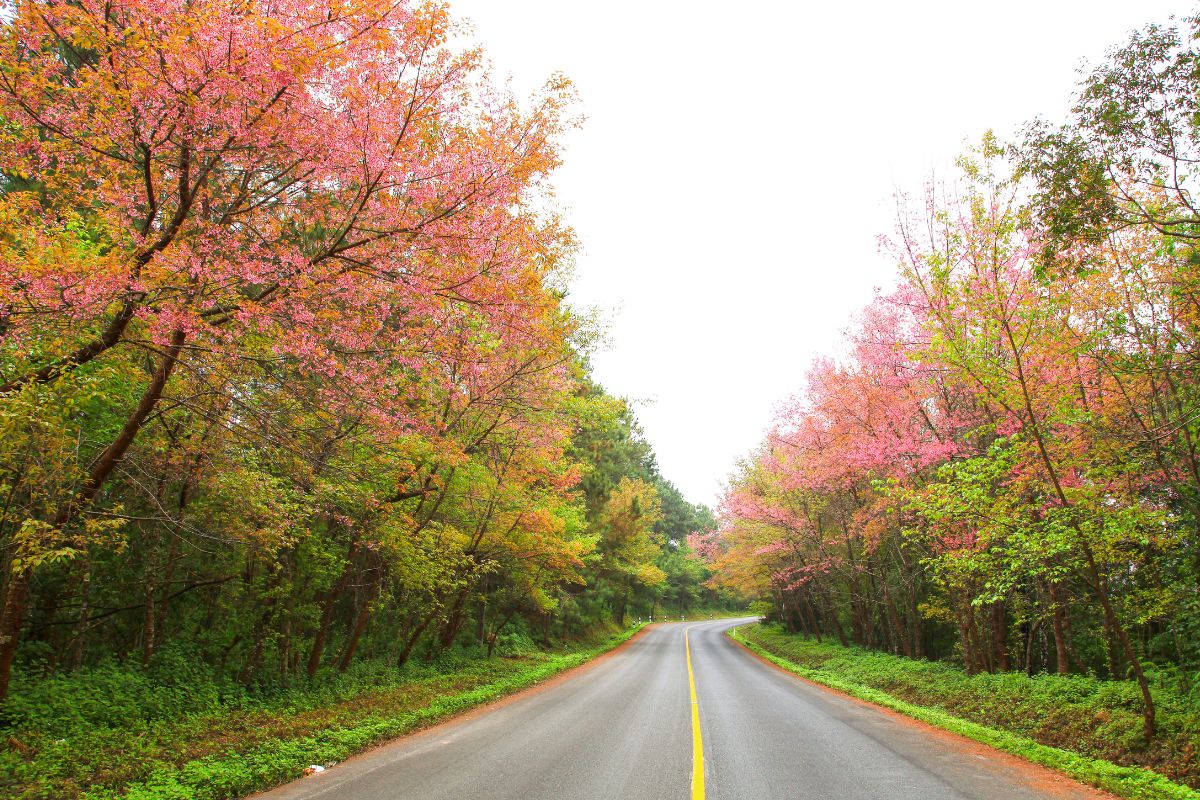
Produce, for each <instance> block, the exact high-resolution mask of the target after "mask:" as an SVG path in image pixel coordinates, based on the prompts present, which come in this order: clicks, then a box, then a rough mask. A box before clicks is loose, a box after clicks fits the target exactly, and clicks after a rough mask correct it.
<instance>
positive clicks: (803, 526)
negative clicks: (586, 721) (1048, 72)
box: [698, 19, 1200, 739]
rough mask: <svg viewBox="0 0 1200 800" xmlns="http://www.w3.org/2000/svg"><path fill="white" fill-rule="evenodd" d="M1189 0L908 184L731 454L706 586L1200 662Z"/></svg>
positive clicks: (1146, 661) (901, 620)
mask: <svg viewBox="0 0 1200 800" xmlns="http://www.w3.org/2000/svg"><path fill="white" fill-rule="evenodd" d="M1198 32H1200V22H1198V21H1197V20H1196V19H1188V20H1186V21H1184V22H1182V23H1180V24H1179V25H1169V26H1150V27H1147V28H1145V29H1143V30H1141V31H1138V32H1136V33H1134V34H1133V35H1132V36H1131V38H1130V39H1129V40H1128V41H1127V42H1126V43H1125V44H1124V45H1122V46H1120V47H1118V48H1115V49H1114V50H1112V51H1111V52H1110V53H1109V55H1108V57H1107V58H1106V60H1105V62H1104V63H1103V64H1101V65H1100V66H1098V67H1096V68H1095V69H1094V70H1093V71H1091V72H1090V73H1088V74H1087V75H1086V76H1085V77H1084V79H1083V81H1082V83H1081V85H1080V88H1079V91H1078V93H1077V97H1076V103H1075V105H1074V107H1073V109H1072V112H1071V116H1070V120H1069V122H1068V123H1067V124H1065V125H1061V126H1060V125H1055V124H1050V123H1048V122H1045V121H1037V122H1035V123H1032V124H1030V125H1028V126H1027V127H1026V128H1025V129H1024V131H1023V133H1022V134H1021V136H1020V137H1019V138H1018V140H1017V141H1015V142H1013V143H1011V144H1007V145H1006V144H1003V143H1001V142H999V141H997V139H996V138H995V137H994V136H992V135H988V136H986V137H984V139H983V140H982V142H981V144H980V145H978V146H977V147H975V148H973V149H972V150H971V151H970V152H969V153H968V154H967V155H966V156H964V157H963V158H961V159H960V161H959V164H958V166H959V170H960V176H959V177H958V178H957V180H955V181H954V182H951V183H931V184H930V185H929V186H927V187H926V190H925V192H924V193H923V194H922V195H921V196H920V197H919V198H916V199H912V198H901V200H900V202H899V203H898V206H897V210H898V214H897V220H898V224H897V231H896V233H895V235H894V236H892V237H891V239H890V240H889V252H890V253H891V254H892V256H893V257H894V258H895V261H896V263H897V264H898V265H899V269H898V273H899V274H898V279H897V282H896V286H895V288H894V289H892V290H890V291H888V292H884V293H880V294H878V295H877V296H876V298H875V299H874V301H873V302H872V303H871V304H870V305H869V306H868V307H867V308H866V309H865V310H864V311H863V312H862V314H861V315H860V316H859V317H858V318H857V319H856V320H855V321H854V323H853V325H852V326H851V328H850V330H849V331H848V333H847V334H846V336H845V338H844V340H843V342H842V347H841V353H840V355H838V356H836V357H832V356H831V357H824V358H819V359H817V360H816V361H815V362H814V363H813V364H812V366H811V368H810V370H809V372H808V374H807V379H806V384H805V387H806V388H805V389H804V391H803V392H802V393H800V394H799V395H797V396H796V397H794V398H793V399H792V400H791V401H789V402H788V403H787V404H785V406H784V407H783V408H782V409H781V411H780V412H779V414H778V417H777V419H776V421H775V424H774V426H773V427H772V429H771V431H770V433H769V435H768V436H767V439H766V441H765V442H764V443H763V444H762V446H761V447H760V448H759V450H758V451H757V452H756V453H755V454H754V455H753V456H752V457H750V458H748V459H747V460H745V462H744V463H743V464H742V465H741V467H740V469H739V471H738V473H737V474H736V476H735V478H734V479H733V481H732V483H731V485H730V488H729V491H728V493H727V495H726V497H725V499H724V503H723V508H722V511H721V515H720V516H721V521H722V528H721V531H720V533H719V534H716V535H710V536H705V537H702V541H700V542H699V543H698V547H699V549H701V550H702V551H703V552H704V553H705V555H706V557H708V558H709V559H710V560H711V561H712V563H713V564H714V565H715V566H716V568H717V570H718V575H717V578H716V579H715V580H717V581H719V582H720V583H722V584H724V585H728V586H736V587H739V588H741V589H743V590H745V591H747V592H751V593H754V594H756V595H757V596H759V597H760V598H762V600H763V602H765V603H766V604H767V605H766V606H765V608H766V609H767V610H768V612H769V613H770V614H771V615H773V616H774V617H775V618H777V619H778V620H779V621H781V622H782V623H783V624H784V625H785V626H787V627H788V628H789V629H790V630H793V631H800V632H804V633H807V634H809V635H813V636H817V637H822V636H824V637H830V638H836V639H837V640H839V641H840V642H841V643H843V644H848V643H853V644H857V645H860V646H864V647H870V648H878V649H883V650H887V651H890V652H894V653H900V654H903V655H907V656H912V657H917V658H949V659H953V660H955V661H958V662H959V663H961V664H962V665H963V666H964V667H965V668H966V670H967V671H968V672H969V673H972V674H974V673H978V672H982V671H988V672H1004V671H1008V670H1023V671H1026V672H1028V673H1030V674H1033V673H1035V672H1038V671H1049V672H1054V673H1058V674H1067V673H1086V674H1091V675H1096V676H1101V677H1107V678H1111V679H1117V680H1122V679H1130V680H1135V681H1137V682H1138V684H1139V686H1140V688H1141V695H1142V698H1143V712H1144V723H1145V724H1144V728H1145V736H1146V737H1147V739H1149V738H1151V737H1153V736H1154V734H1155V728H1156V725H1155V710H1154V696H1153V691H1152V687H1153V686H1155V685H1162V684H1163V683H1164V682H1165V685H1167V686H1171V687H1175V686H1181V687H1182V688H1183V690H1185V691H1189V690H1190V689H1191V688H1192V687H1193V686H1194V685H1195V681H1196V679H1197V677H1200V674H1198V671H1200V594H1198V593H1197V582H1198V580H1200V536H1198V532H1197V525H1198V524H1200V454H1198V452H1197V447H1198V445H1200V269H1198V266H1200V251H1198V250H1197V241H1198V240H1200V208H1198V207H1197V204H1196V199H1195V196H1194V195H1193V193H1192V191H1191V188H1190V186H1191V183H1190V181H1194V179H1195V170H1196V165H1197V164H1198V163H1200V133H1198V132H1197V128H1196V125H1195V120H1196V119H1197V111H1198V110H1200V109H1198V108H1197V103H1198V98H1200V83H1198V80H1200V78H1198V76H1200V71H1198V70H1197V67H1198V66H1200V53H1198V51H1197V50H1196V47H1195V42H1196V40H1197V33H1198Z"/></svg>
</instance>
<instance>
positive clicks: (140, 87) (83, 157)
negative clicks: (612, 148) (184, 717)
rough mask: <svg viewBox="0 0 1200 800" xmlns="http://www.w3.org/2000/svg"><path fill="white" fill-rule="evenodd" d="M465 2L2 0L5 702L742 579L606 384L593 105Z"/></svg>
mask: <svg viewBox="0 0 1200 800" xmlns="http://www.w3.org/2000/svg"><path fill="white" fill-rule="evenodd" d="M458 32H459V31H458V29H457V27H456V23H455V22H454V20H453V19H452V17H450V16H449V13H448V11H447V10H446V8H445V7H444V6H443V5H442V4H437V3H424V2H406V1H405V0H401V2H396V3H384V4H381V3H377V2H366V1H365V0H338V2H318V3H312V2H308V0H302V1H301V0H273V2H271V3H262V2H257V0H250V2H240V3H228V2H223V0H222V1H218V0H189V2H187V3H181V2H172V1H170V0H169V1H168V2H161V3H157V2H156V3H149V4H147V3H146V2H145V0H106V2H103V3H98V2H92V0H80V2H69V3H64V2H53V1H50V0H20V2H18V3H15V4H12V5H11V7H10V8H9V9H8V11H7V12H6V13H5V14H4V15H3V16H2V17H0V598H2V606H0V608H2V610H0V698H3V696H4V695H5V694H6V693H7V691H8V686H9V682H10V677H11V675H12V672H13V669H14V666H15V667H16V668H18V669H26V670H70V669H77V668H80V667H83V666H86V665H88V664H91V663H95V662H97V661H100V660H103V659H109V658H117V659H122V660H126V661H129V662H133V663H136V662H138V661H141V662H145V663H150V662H152V661H153V660H154V659H155V658H156V657H157V656H158V654H159V653H161V652H162V651H163V650H164V649H166V648H173V649H174V650H175V651H176V652H177V653H178V652H181V653H183V654H184V655H185V656H186V657H188V658H194V659H197V660H202V661H204V662H205V663H207V664H209V665H211V666H212V668H213V669H215V670H217V671H218V672H219V673H220V674H222V675H225V676H229V677H230V678H235V679H238V680H241V681H244V682H247V683H256V682H260V683H261V682H267V683H269V682H272V681H276V682H277V681H286V680H292V679H297V678H300V679H303V678H304V677H309V678H311V677H313V676H315V675H317V674H318V673H319V672H320V671H321V670H323V669H326V670H327V669H340V670H346V669H347V668H348V666H349V665H351V664H352V663H353V662H354V661H355V660H358V659H363V658H387V659H391V660H392V661H394V662H395V663H398V664H403V663H404V662H405V661H406V660H407V659H409V658H410V657H411V656H412V655H413V654H414V652H424V653H435V652H438V651H441V650H445V649H448V648H452V647H454V646H455V645H456V643H459V642H464V641H467V642H477V643H479V644H480V646H481V647H486V649H487V652H488V653H489V654H490V653H491V652H492V651H493V648H494V646H495V645H496V642H497V641H499V640H502V638H503V636H504V635H505V632H506V631H509V630H512V629H513V628H514V627H517V628H520V629H521V630H522V631H523V632H525V633H526V634H528V635H531V636H534V637H537V638H542V639H548V638H549V637H552V636H571V635H575V634H579V633H582V632H583V631H585V630H586V629H587V628H588V627H589V626H592V625H594V624H596V623H597V622H602V621H604V620H612V619H615V620H616V621H618V622H624V621H625V618H626V617H627V616H629V615H632V614H633V613H635V612H636V613H639V614H647V613H651V612H652V610H653V609H654V608H655V607H656V606H661V605H663V604H668V605H670V607H672V608H674V609H688V608H691V607H694V606H695V605H697V604H698V603H713V602H715V601H716V595H715V594H714V593H713V592H712V591H711V590H708V589H705V588H703V587H702V586H701V583H702V581H703V580H704V579H705V578H706V577H707V575H708V573H707V570H706V568H705V567H704V565H703V564H702V563H701V562H700V561H698V560H697V559H696V558H695V556H694V555H693V554H692V553H691V551H690V550H689V548H688V545H687V543H686V538H687V536H688V534H690V533H693V532H695V531H697V530H701V529H704V528H706V527H711V526H712V525H713V521H712V517H711V514H710V513H709V512H708V510H707V509H705V508H703V507H700V506H695V505H692V504H690V503H688V502H687V501H686V500H685V499H684V498H683V497H682V496H681V495H680V493H679V492H678V491H677V490H676V489H675V488H674V486H672V485H671V484H670V483H669V482H668V481H666V480H665V479H664V478H663V477H662V476H661V475H660V474H659V472H658V470H657V467H656V465H655V462H654V457H653V453H652V451H651V450H650V448H649V445H648V444H647V443H646V441H645V440H644V438H643V437H642V435H641V432H640V431H639V429H638V428H637V425H636V422H635V420H634V418H633V416H632V413H631V412H630V410H629V408H628V406H627V405H626V404H624V403H623V402H622V401H620V400H617V399H615V398H613V397H610V396H608V395H607V394H605V393H604V391H603V390H602V389H601V388H600V387H598V386H597V385H596V384H595V383H594V382H593V381H592V380H591V379H590V377H589V373H588V367H587V358H586V355H585V353H586V349H587V348H586V342H587V339H588V336H589V333H588V325H587V324H585V322H583V321H581V320H580V319H578V318H577V317H576V316H574V315H573V314H572V313H571V312H570V311H569V309H568V308H567V307H566V306H565V304H564V296H565V291H566V275H567V273H568V271H569V265H570V258H571V254H572V252H573V249H574V240H573V236H572V233H571V231H570V229H569V228H568V227H566V226H565V225H564V224H563V223H562V221H561V220H560V219H558V217H557V216H556V215H555V214H554V213H553V212H552V210H551V209H552V208H553V205H552V203H551V202H550V200H549V194H550V193H549V187H548V183H547V176H548V175H549V174H550V173H551V172H552V171H553V170H554V169H555V167H556V166H557V165H558V163H559V142H560V139H561V136H562V134H563V132H564V131H565V130H567V129H568V128H570V127H571V126H572V125H573V124H574V118H573V117H572V112H571V102H572V89H571V86H570V83H569V82H568V81H567V80H566V79H565V78H562V77H560V76H555V77H553V78H552V79H551V80H550V81H549V82H548V83H547V85H546V87H545V88H544V90H543V91H541V92H539V93H538V94H536V95H535V96H534V97H532V98H531V99H530V100H528V101H521V100H518V99H516V98H514V97H513V96H512V95H511V94H510V93H509V92H507V91H504V90H501V89H499V88H497V87H496V85H495V84H494V82H493V81H492V80H491V77H490V75H489V74H488V72H487V70H486V68H485V62H484V60H483V56H482V53H481V52H480V51H479V50H477V49H470V48H464V47H461V46H459V45H458V44H456V42H459V41H461V37H459V36H458Z"/></svg>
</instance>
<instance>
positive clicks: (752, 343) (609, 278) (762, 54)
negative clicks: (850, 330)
mask: <svg viewBox="0 0 1200 800" xmlns="http://www.w3.org/2000/svg"><path fill="white" fill-rule="evenodd" d="M451 8H452V10H453V11H454V12H455V13H456V14H457V15H458V16H460V17H462V16H465V17H467V18H469V19H471V20H472V21H473V22H474V24H475V38H476V39H477V40H478V41H479V42H481V43H482V44H483V45H484V46H485V48H486V50H487V53H488V55H489V57H490V58H491V60H492V62H493V64H494V67H495V70H496V73H497V75H498V76H499V77H502V78H503V77H504V76H511V79H512V82H513V86H514V88H515V89H517V91H519V92H520V93H522V94H525V93H527V92H528V91H531V90H532V89H533V88H535V87H537V86H539V85H540V84H541V83H542V82H543V81H544V80H545V79H546V78H547V77H548V76H549V75H550V73H552V72H554V71H556V70H557V71H562V72H564V73H566V74H567V75H568V76H569V77H570V78H571V79H572V80H574V81H575V83H576V85H577V87H578V89H579V92H580V95H581V98H582V100H581V109H580V110H581V111H582V112H583V113H584V114H585V115H586V116H587V122H586V124H585V125H584V127H583V129H582V130H581V131H579V132H577V133H574V134H573V135H572V136H571V137H570V139H569V141H568V148H567V152H566V165H565V166H564V167H563V169H562V170H561V172H560V173H559V174H558V175H557V177H556V179H555V181H554V183H555V186H556V187H557V192H558V197H559V200H560V203H561V205H562V207H563V208H564V210H565V211H566V215H567V218H568V219H569V221H570V222H571V224H572V225H573V226H574V227H575V229H576V231H577V232H578V234H579V236H580V239H581V240H582V243H583V251H582V253H581V254H580V256H579V260H578V268H577V274H576V278H575V281H574V283H573V286H572V290H571V299H572V302H573V303H574V304H576V305H577V306H580V307H597V308H599V309H600V310H601V311H602V312H604V315H605V317H606V319H607V320H608V323H609V327H610V337H611V342H612V346H611V347H610V349H608V350H607V351H606V352H603V353H601V354H599V355H598V356H597V357H596V359H595V367H596V375H597V377H598V379H599V380H600V381H601V382H602V383H603V384H604V385H605V387H606V388H607V389H608V390H609V391H610V392H613V393H615V394H619V395H623V396H626V397H629V398H631V399H633V400H635V401H639V402H638V403H637V406H636V409H637V414H638V417H639V419H640V420H641V422H642V425H643V427H644V428H645V431H646V435H647V437H648V438H649V439H650V441H651V443H652V444H653V445H654V448H655V451H656V452H657V454H658V459H659V465H660V467H661V470H662V472H663V474H664V475H665V476H666V477H667V478H668V479H669V480H671V481H673V482H674V483H675V484H676V485H677V486H679V488H680V489H681V490H682V491H683V492H684V494H685V495H686V496H687V497H688V498H689V499H691V500H693V501H695V502H703V503H708V504H714V503H715V502H716V500H717V498H718V497H719V494H720V490H721V486H722V484H723V482H724V481H725V479H726V478H727V477H728V475H729V473H730V471H731V470H732V468H733V465H734V462H735V460H736V459H737V458H739V457H740V456H742V455H745V454H746V453H748V452H749V451H750V450H751V449H752V448H754V447H755V446H756V445H757V444H758V442H759V441H760V439H761V438H762V435H763V433H764V431H765V429H766V427H767V425H768V424H769V423H770V420H771V412H772V409H773V408H774V406H775V404H776V403H777V402H778V401H780V400H781V399H783V398H784V397H785V396H786V395H788V394H789V393H792V392H794V391H796V390H798V389H799V388H800V386H801V382H802V379H803V376H804V372H805V370H806V368H807V365H808V363H809V361H810V360H811V359H812V357H813V356H814V355H815V354H817V353H821V352H828V351H830V350H833V349H835V348H836V346H837V341H838V336H839V332H840V331H841V330H842V329H844V328H845V327H846V326H847V324H848V322H849V321H850V319H851V318H852V316H853V315H854V314H855V312H856V311H857V310H858V309H859V308H861V307H862V306H863V305H865V304H866V303H867V302H868V301H869V300H870V297H871V293H872V291H873V288H874V287H877V286H886V285H889V284H890V283H891V281H892V275H893V274H894V265H893V264H892V263H890V262H889V260H888V259H886V258H885V257H884V256H882V255H880V254H879V252H878V244H877V241H878V236H879V235H880V234H886V233H888V232H889V230H890V226H891V215H892V209H893V196H894V194H895V192H896V191H897V190H901V191H908V192H913V193H916V192H919V191H920V188H921V184H922V181H923V180H924V179H925V178H926V177H927V176H928V175H929V174H930V173H931V171H934V170H937V171H938V172H939V173H940V172H944V171H945V170H946V165H947V164H949V163H952V161H953V158H954V156H955V155H956V154H957V153H959V152H960V151H961V150H962V149H963V145H964V143H966V142H967V141H969V140H975V139H978V137H979V136H980V135H981V134H982V133H983V132H984V131H985V130H987V129H989V128H991V129H994V130H995V131H996V132H997V133H998V134H1000V135H1001V136H1002V137H1004V136H1008V135H1011V134H1012V133H1013V132H1014V131H1016V130H1018V129H1019V128H1020V126H1021V125H1022V124H1023V123H1024V122H1025V121H1027V120H1029V119H1031V118H1033V117H1035V116H1038V115H1043V116H1050V117H1055V118H1061V117H1062V116H1063V115H1064V114H1065V112H1066V109H1067V107H1068V105H1069V102H1070V96H1071V92H1072V89H1073V88H1074V85H1075V82H1076V80H1077V75H1076V70H1077V68H1078V67H1079V66H1080V65H1081V64H1082V63H1083V62H1084V60H1085V59H1086V60H1088V61H1091V62H1093V63H1094V62H1096V61H1099V60H1100V59H1102V58H1103V56H1104V53H1105V51H1106V50H1107V49H1108V47H1110V46H1112V45H1114V44H1118V43H1120V42H1121V41H1122V40H1123V39H1124V38H1125V35H1126V33H1127V31H1129V30H1131V29H1133V28H1136V27H1140V26H1141V25H1143V24H1145V23H1147V22H1152V21H1159V22H1165V21H1167V18H1168V17H1169V16H1170V15H1171V14H1179V15H1185V14H1189V13H1192V11H1193V7H1192V6H1190V5H1188V4H1186V3H1180V2H1162V1H1161V0H1139V1H1138V2H1131V1H1129V0H1126V2H1108V1H1107V0H1070V1H1068V0H1009V2H1007V3H1003V4H1000V3H983V2H978V0H947V1H946V2H940V1H939V2H922V0H907V2H894V1H893V2H879V3H874V2H873V3H853V2H844V3H838V2H832V1H831V2H822V3H801V2H771V1H769V0H742V2H738V3H728V2H727V3H712V2H699V1H698V0H691V1H690V2H679V1H677V0H641V1H640V2H632V1H631V0H607V2H596V1H595V0H593V1H592V2H582V0H451Z"/></svg>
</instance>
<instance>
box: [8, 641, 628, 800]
mask: <svg viewBox="0 0 1200 800" xmlns="http://www.w3.org/2000/svg"><path fill="white" fill-rule="evenodd" d="M637 630H638V628H637V627H633V628H630V629H628V630H625V631H620V632H616V633H613V632H612V631H611V629H609V630H606V631H604V632H603V633H600V636H601V637H606V638H592V639H590V640H588V641H583V642H581V643H578V644H574V645H570V646H565V647H558V648H556V649H554V650H550V651H543V650H539V649H537V648H536V647H534V646H533V645H532V643H531V641H530V640H529V639H528V637H527V636H526V635H523V634H521V633H517V632H514V633H513V634H511V635H509V636H508V637H507V638H506V640H505V642H504V643H503V644H502V646H501V649H502V651H503V652H504V653H506V655H504V656H503V657H498V658H487V657H486V656H485V655H484V654H483V653H481V652H476V653H474V654H470V653H463V652H459V653H446V654H443V655H442V656H441V657H440V658H438V659H437V660H434V661H418V662H410V663H409V664H406V665H405V667H404V668H402V669H398V668H396V667H395V666H394V665H391V664H389V663H387V662H382V661H371V662H359V663H357V664H356V665H355V666H354V667H353V668H352V669H351V670H349V671H347V672H346V673H344V674H339V673H336V672H330V673H323V674H322V676H321V678H320V679H319V680H318V681H315V682H312V683H307V684H297V685H295V686H291V687H288V686H277V687H274V688H273V689H270V690H265V691H257V692H256V691H252V690H248V689H246V688H245V687H243V686H242V685H240V684H238V683H236V682H231V681H223V680H222V679H221V678H220V677H219V676H217V675H216V674H215V673H214V672H213V671H212V670H211V669H209V668H207V667H205V666H202V665H201V664H200V662H198V661H197V660H195V659H194V658H192V657H190V656H189V654H187V653H184V652H164V653H163V654H162V655H161V656H160V657H158V658H156V660H155V662H154V663H153V664H152V665H151V666H150V667H149V668H147V669H137V668H134V667H119V666H116V665H114V664H105V665H100V666H96V667H91V668H87V669H84V670H81V671H79V672H76V673H73V674H70V675H52V676H29V675H21V676H19V680H18V684H17V685H16V686H15V687H14V691H13V693H12V695H11V696H10V698H9V699H8V701H7V702H6V703H5V704H4V705H3V706H2V707H0V735H4V736H9V737H12V739H15V740H16V741H18V742H20V743H21V744H22V746H24V747H26V748H27V751H26V752H25V753H21V752H19V751H18V750H15V749H11V748H10V749H8V750H5V751H3V752H2V753H0V794H3V795H4V796H5V797H13V798H22V799H23V800H25V799H28V800H32V799H33V798H55V800H63V799H64V798H95V799H96V800H100V799H101V798H103V800H115V798H156V800H162V799H163V798H178V800H223V798H228V797H239V796H243V795H246V794H249V793H251V792H254V791H258V790H261V789H266V788H269V787H271V786H274V785H277V784H279V783H282V782H285V781H288V780H292V779H295V778H297V777H299V776H300V774H301V770H302V769H303V768H304V767H305V766H307V765H309V764H313V763H316V764H326V763H329V762H331V761H341V760H343V759H345V758H347V757H348V756H350V755H352V754H354V753H356V752H358V751H360V750H363V749H365V748H367V747H370V746H371V745H374V744H378V743H379V742H382V741H384V740H386V739H388V738H392V737H395V736H399V735H401V734H404V733H408V732H411V731H413V730H416V729H418V728H421V727H424V726H427V725H430V724H433V723H435V722H437V721H439V720H442V719H445V718H446V717H449V716H452V715H454V714H456V713H460V712H462V711H464V710H466V709H469V708H472V707H474V706H477V705H480V704H482V703H487V702H491V701H492V700H495V699H497V698H500V697H502V696H504V695H506V694H511V693H512V692H515V691H519V690H520V689H523V688H526V687H528V686H530V685H532V684H534V683H536V682H538V681H541V680H544V679H546V678H548V677H550V676H552V675H555V674H558V673H559V672H562V671H564V670H567V669H571V668H573V667H576V666H579V665H580V664H583V663H585V662H586V661H588V660H590V659H591V658H594V657H596V656H598V655H600V654H602V653H604V652H606V651H608V650H610V649H612V648H613V647H615V646H617V645H619V644H620V643H622V642H624V641H626V640H627V639H628V638H629V637H630V636H632V635H634V634H635V633H636V632H637Z"/></svg>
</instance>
